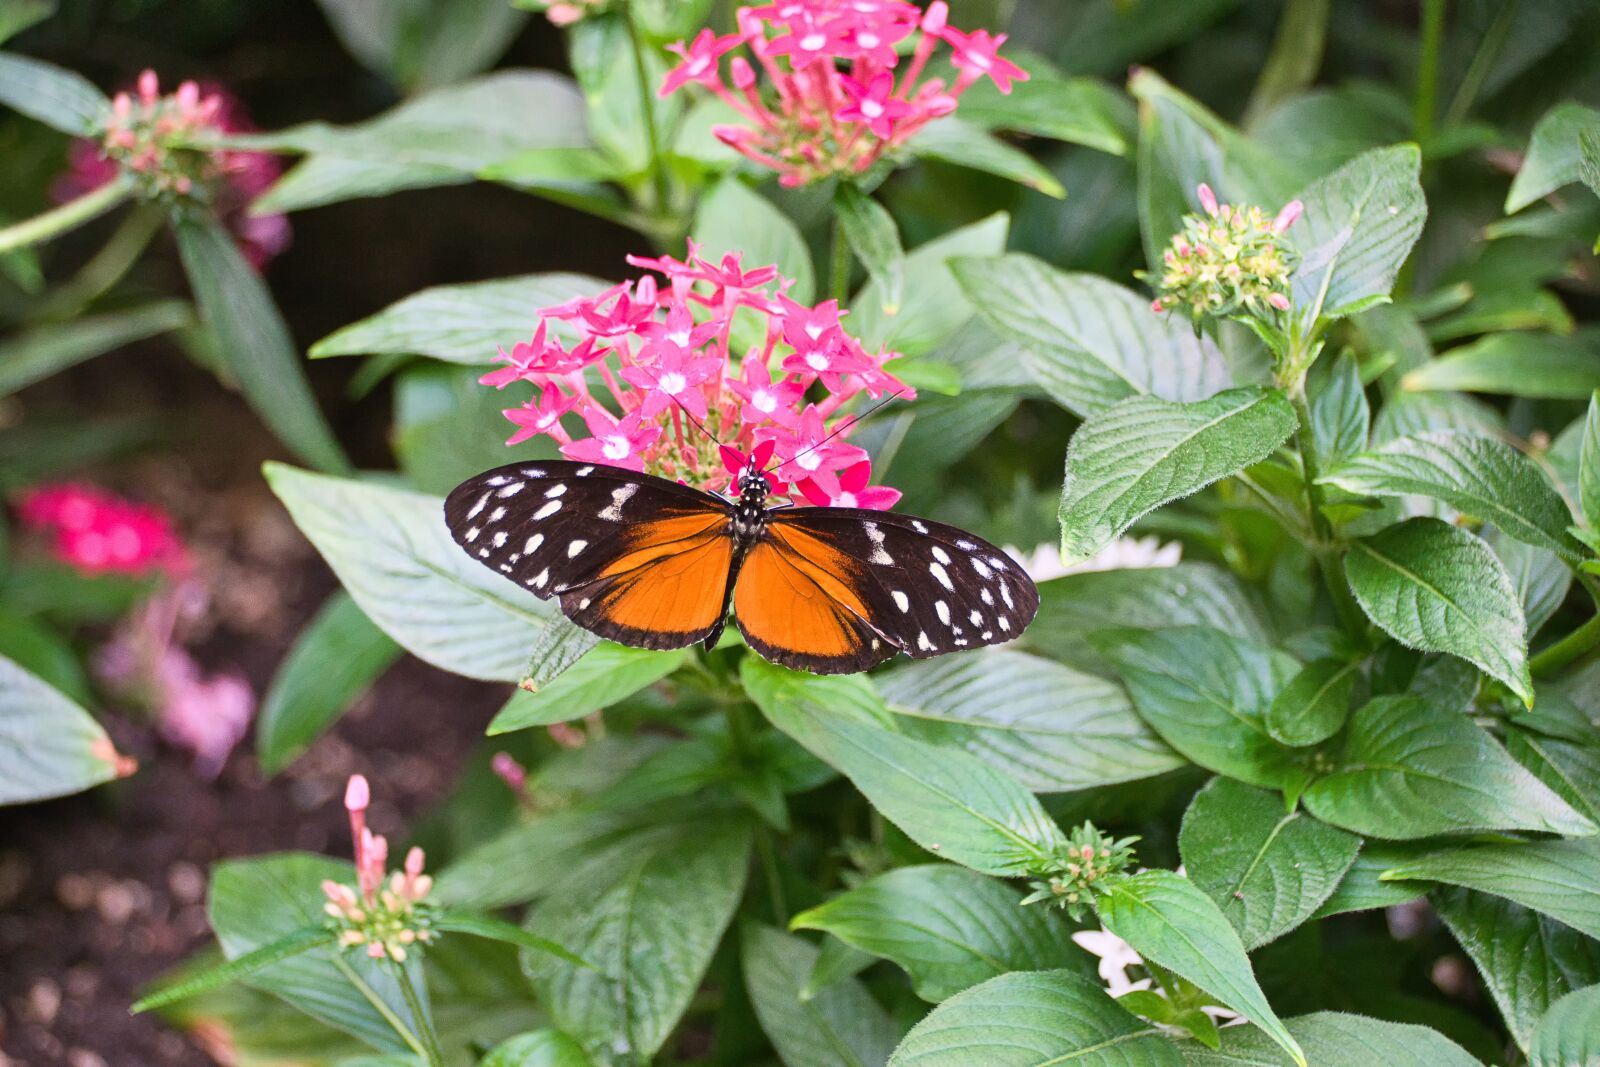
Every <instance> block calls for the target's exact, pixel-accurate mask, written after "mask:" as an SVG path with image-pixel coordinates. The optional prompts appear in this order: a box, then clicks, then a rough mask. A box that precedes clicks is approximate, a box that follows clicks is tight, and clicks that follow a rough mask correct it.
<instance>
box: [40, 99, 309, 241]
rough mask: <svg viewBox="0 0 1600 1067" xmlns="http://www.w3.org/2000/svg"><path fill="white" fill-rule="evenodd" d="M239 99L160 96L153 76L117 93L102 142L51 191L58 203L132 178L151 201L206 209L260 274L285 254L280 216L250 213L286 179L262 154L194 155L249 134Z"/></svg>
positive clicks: (77, 158)
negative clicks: (172, 200)
mask: <svg viewBox="0 0 1600 1067" xmlns="http://www.w3.org/2000/svg"><path fill="white" fill-rule="evenodd" d="M255 129H256V127H255V125H254V124H253V123H252V122H251V121H250V118H249V115H248V114H246V112H245V110H244V105H243V104H242V103H240V101H239V99H238V98H237V97H235V96H234V95H233V94H231V93H229V92H228V91H227V90H226V89H224V88H222V87H221V86H218V85H206V86H203V87H202V86H201V85H199V84H198V83H196V82H192V81H186V82H184V83H183V84H182V85H180V86H178V89H177V91H176V92H174V93H171V94H169V95H166V96H162V95H161V92H160V84H159V82H158V80H157V78H156V74H155V72H154V71H151V70H147V71H145V72H144V73H143V74H141V75H139V80H138V84H137V87H136V89H135V91H133V92H131V93H130V92H122V93H118V94H117V95H116V97H115V98H114V99H113V100H112V108H111V117H110V118H109V119H108V120H107V122H106V130H105V133H104V135H103V136H102V137H101V139H100V140H98V141H94V140H88V139H83V140H78V141H75V142H73V144H72V147H71V148H70V149H69V150H68V153H67V170H66V172H65V173H63V174H62V175H61V176H60V177H59V178H57V179H56V182H55V184H54V185H53V186H52V188H51V193H52V195H53V196H54V197H55V199H56V200H57V201H62V202H64V201H67V200H71V199H74V198H75V197H79V196H82V195H84V194H85V193H88V192H90V191H91V190H94V189H97V188H99V187H100V186H102V185H104V184H105V183H106V182H109V181H111V180H112V179H113V178H115V177H116V176H117V174H118V173H119V172H124V171H125V172H128V173H131V174H133V175H134V176H135V177H136V178H137V179H138V181H139V183H140V187H141V188H142V189H143V191H144V193H145V195H146V196H147V197H149V198H152V199H160V198H168V197H176V198H184V199H189V200H192V201H195V202H197V203H202V204H205V205H207V206H208V207H209V208H210V209H211V211H212V212H213V213H214V214H215V215H216V216H217V218H219V219H220V220H222V222H223V223H224V224H225V225H226V226H227V227H228V229H229V230H230V231H231V232H232V233H233V235H234V239H235V240H236V241H237V242H238V245H239V249H240V251H241V252H243V253H244V256H245V258H246V259H247V260H249V262H250V264H251V266H253V267H255V268H256V269H257V270H260V269H261V268H262V267H264V266H265V265H266V264H267V263H268V262H270V261H271V260H272V258H273V257H274V256H276V255H277V254H278V253H280V252H282V251H283V250H284V249H286V248H288V247H289V237H290V231H289V220H288V217H287V216H285V215H274V214H267V215H252V214H250V213H249V212H248V210H247V209H248V207H249V205H250V203H251V202H252V201H254V200H255V199H256V197H258V196H260V195H261V194H262V193H264V192H266V191H267V188H268V187H269V186H271V185H272V183H273V182H275V181H277V180H278V177H279V175H281V174H282V173H283V163H282V162H281V161H280V160H279V159H278V158H277V157H276V156H273V155H270V154H268V153H266V152H241V151H237V150H234V149H228V148H204V147H197V146H196V142H203V141H205V140H207V139H208V138H214V137H216V136H219V135H222V134H230V133H253V132H255Z"/></svg>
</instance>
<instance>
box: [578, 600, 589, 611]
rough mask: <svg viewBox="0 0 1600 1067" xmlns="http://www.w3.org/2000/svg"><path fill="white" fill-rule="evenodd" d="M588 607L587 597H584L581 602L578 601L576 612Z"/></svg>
mask: <svg viewBox="0 0 1600 1067" xmlns="http://www.w3.org/2000/svg"><path fill="white" fill-rule="evenodd" d="M588 606H589V598H588V597H584V598H583V599H582V600H580V601H578V610H579V611H582V610H583V609H584V608H586V607H588Z"/></svg>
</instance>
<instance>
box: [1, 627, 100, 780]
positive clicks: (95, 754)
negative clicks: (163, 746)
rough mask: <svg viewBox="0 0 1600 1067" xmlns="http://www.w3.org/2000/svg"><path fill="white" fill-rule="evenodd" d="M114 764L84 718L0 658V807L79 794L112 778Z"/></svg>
mask: <svg viewBox="0 0 1600 1067" xmlns="http://www.w3.org/2000/svg"><path fill="white" fill-rule="evenodd" d="M117 761H118V757H117V754H116V751H115V750H114V749H113V748H112V746H111V739H110V738H109V737H107V736H106V732H105V731H104V730H103V729H101V727H100V724H99V723H97V722H95V721H94V719H93V718H91V717H90V716H89V713H88V712H86V711H84V710H83V709H82V708H81V707H79V706H78V705H77V704H74V703H73V702H72V701H71V700H69V699H67V697H66V696H65V695H64V694H62V693H61V692H60V691H59V690H57V689H54V688H52V687H50V686H49V685H47V684H45V682H43V681H42V680H40V679H39V678H37V677H35V676H34V675H32V674H30V673H28V672H27V671H25V670H23V669H22V668H21V667H19V666H17V664H15V663H14V662H12V661H11V660H9V659H6V658H5V657H3V656H0V804H26V803H30V802H32V801H35V800H47V799H49V798H51V797H61V796H67V795H68V794H71V793H80V792H82V791H83V790H85V789H89V788H91V787H93V786H97V785H99V784H100V783H101V782H109V781H110V780H111V779H113V778H115V777H117V776H118V769H117Z"/></svg>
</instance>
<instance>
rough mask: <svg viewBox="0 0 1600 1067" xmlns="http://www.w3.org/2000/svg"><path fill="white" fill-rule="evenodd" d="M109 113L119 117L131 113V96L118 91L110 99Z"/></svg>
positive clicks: (121, 117)
mask: <svg viewBox="0 0 1600 1067" xmlns="http://www.w3.org/2000/svg"><path fill="white" fill-rule="evenodd" d="M111 113H112V114H113V115H115V116H116V117H117V118H119V119H126V118H127V117H128V116H129V115H131V114H133V98H132V97H131V96H129V95H128V94H127V93H118V94H117V95H116V96H115V97H113V98H112V100H111Z"/></svg>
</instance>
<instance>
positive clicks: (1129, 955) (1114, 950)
mask: <svg viewBox="0 0 1600 1067" xmlns="http://www.w3.org/2000/svg"><path fill="white" fill-rule="evenodd" d="M1072 940H1073V941H1074V942H1076V943H1077V945H1078V947H1079V948H1081V949H1083V950H1084V951H1085V952H1088V953H1089V954H1090V955H1093V956H1099V957H1100V980H1101V981H1102V982H1104V983H1105V984H1106V991H1107V992H1108V993H1110V994H1111V995H1112V996H1114V997H1120V996H1122V994H1124V993H1131V992H1133V991H1134V990H1136V989H1149V988H1150V979H1148V978H1143V979H1140V980H1139V981H1137V982H1135V981H1132V980H1131V979H1129V977H1128V973H1127V971H1128V968H1129V967H1138V966H1142V965H1143V964H1144V960H1143V959H1142V958H1141V957H1140V956H1139V954H1138V953H1137V952H1135V951H1134V950H1133V946H1132V945H1130V944H1128V943H1127V942H1126V941H1124V940H1122V938H1120V937H1118V936H1117V935H1116V934H1114V933H1112V932H1111V931H1109V930H1079V931H1078V932H1077V933H1075V934H1073V935H1072Z"/></svg>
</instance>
